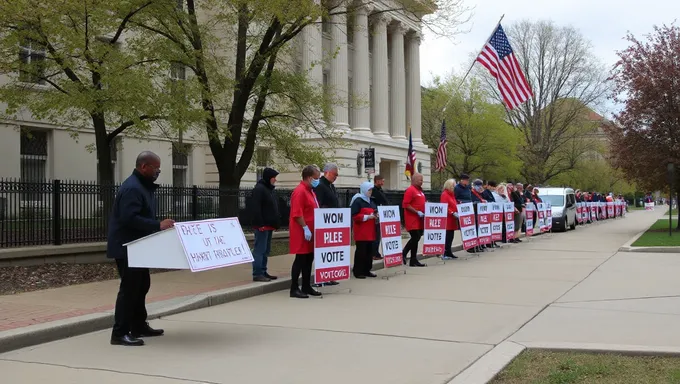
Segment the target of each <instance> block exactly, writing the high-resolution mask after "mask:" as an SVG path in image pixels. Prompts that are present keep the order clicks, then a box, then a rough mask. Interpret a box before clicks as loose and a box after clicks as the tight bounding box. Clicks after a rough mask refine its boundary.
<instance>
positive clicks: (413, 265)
mask: <svg viewBox="0 0 680 384" xmlns="http://www.w3.org/2000/svg"><path fill="white" fill-rule="evenodd" d="M409 267H427V264H423V263H421V262H419V261H418V262H416V263H411V264H409Z"/></svg>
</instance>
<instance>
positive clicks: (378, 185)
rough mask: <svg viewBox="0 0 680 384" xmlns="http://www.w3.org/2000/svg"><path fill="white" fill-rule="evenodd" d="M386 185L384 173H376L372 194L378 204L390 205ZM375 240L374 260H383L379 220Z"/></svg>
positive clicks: (373, 199) (374, 201)
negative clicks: (384, 187)
mask: <svg viewBox="0 0 680 384" xmlns="http://www.w3.org/2000/svg"><path fill="white" fill-rule="evenodd" d="M383 185H385V178H384V177H382V175H375V176H374V177H373V192H372V194H371V201H373V203H374V204H375V205H376V206H378V207H379V206H387V205H390V200H389V199H388V198H387V195H386V194H385V191H383V189H382V187H383ZM375 228H376V232H375V241H374V242H373V260H382V256H381V255H380V223H378V220H376V221H375Z"/></svg>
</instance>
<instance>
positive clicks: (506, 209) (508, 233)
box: [503, 203, 515, 240]
mask: <svg viewBox="0 0 680 384" xmlns="http://www.w3.org/2000/svg"><path fill="white" fill-rule="evenodd" d="M503 216H504V219H505V238H506V239H507V240H512V239H514V238H515V205H514V204H513V203H505V204H503Z"/></svg>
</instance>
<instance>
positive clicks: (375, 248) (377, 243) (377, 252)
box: [373, 220, 381, 256]
mask: <svg viewBox="0 0 680 384" xmlns="http://www.w3.org/2000/svg"><path fill="white" fill-rule="evenodd" d="M380 235H381V234H380V224H379V223H378V222H377V220H376V223H375V241H374V242H373V256H380Z"/></svg>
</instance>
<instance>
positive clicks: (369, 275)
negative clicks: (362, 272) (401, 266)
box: [366, 272, 378, 277]
mask: <svg viewBox="0 0 680 384" xmlns="http://www.w3.org/2000/svg"><path fill="white" fill-rule="evenodd" d="M366 277H378V275H376V274H375V273H373V272H369V273H368V275H366Z"/></svg>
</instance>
